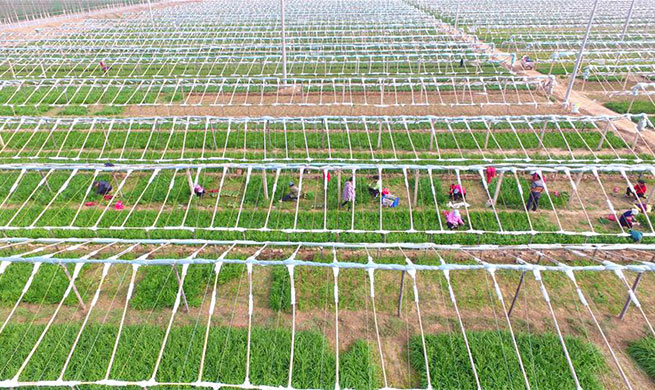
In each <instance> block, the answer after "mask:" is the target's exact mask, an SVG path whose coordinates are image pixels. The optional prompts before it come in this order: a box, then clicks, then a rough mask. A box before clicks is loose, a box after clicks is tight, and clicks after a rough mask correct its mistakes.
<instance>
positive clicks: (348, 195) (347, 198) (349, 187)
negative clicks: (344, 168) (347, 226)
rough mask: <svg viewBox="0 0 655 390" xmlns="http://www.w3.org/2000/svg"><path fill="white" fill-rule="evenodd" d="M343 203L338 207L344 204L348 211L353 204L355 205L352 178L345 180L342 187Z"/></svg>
mask: <svg viewBox="0 0 655 390" xmlns="http://www.w3.org/2000/svg"><path fill="white" fill-rule="evenodd" d="M342 198H343V203H341V205H340V206H339V207H343V206H345V205H346V204H347V205H348V210H350V207H351V206H352V204H353V203H355V185H354V184H353V178H352V177H351V178H350V179H348V180H346V185H345V186H344V187H343V194H342Z"/></svg>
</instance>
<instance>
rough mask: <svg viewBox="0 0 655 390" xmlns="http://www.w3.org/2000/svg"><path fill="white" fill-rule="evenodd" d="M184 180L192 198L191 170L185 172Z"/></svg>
mask: <svg viewBox="0 0 655 390" xmlns="http://www.w3.org/2000/svg"><path fill="white" fill-rule="evenodd" d="M186 179H187V181H188V182H189V191H190V193H191V195H192V196H193V177H192V176H191V170H190V169H189V168H187V170H186Z"/></svg>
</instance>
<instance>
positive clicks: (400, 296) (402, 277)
mask: <svg viewBox="0 0 655 390" xmlns="http://www.w3.org/2000/svg"><path fill="white" fill-rule="evenodd" d="M404 291H405V271H403V272H401V273H400V292H399V293H398V310H397V315H398V317H400V310H401V309H402V308H403V292H404Z"/></svg>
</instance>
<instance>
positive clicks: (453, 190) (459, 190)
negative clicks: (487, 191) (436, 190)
mask: <svg viewBox="0 0 655 390" xmlns="http://www.w3.org/2000/svg"><path fill="white" fill-rule="evenodd" d="M448 196H450V199H451V200H454V201H458V200H464V197H465V196H466V189H464V186H461V185H459V184H451V185H450V190H449V191H448Z"/></svg>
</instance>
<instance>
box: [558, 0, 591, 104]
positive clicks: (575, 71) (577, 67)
mask: <svg viewBox="0 0 655 390" xmlns="http://www.w3.org/2000/svg"><path fill="white" fill-rule="evenodd" d="M596 8H598V0H595V1H594V7H593V8H592V10H591V15H589V23H588V24H587V31H586V32H585V34H584V38H583V39H582V45H580V52H579V53H578V58H577V60H576V61H575V67H574V68H573V73H572V74H571V81H570V82H569V88H568V89H567V90H566V96H565V97H564V105H567V104H569V98H570V97H571V91H572V90H573V83H575V77H576V76H577V75H578V70H580V64H581V63H582V53H583V52H584V49H585V46H587V39H588V38H589V32H590V31H591V25H592V24H593V22H594V16H595V15H596Z"/></svg>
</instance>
